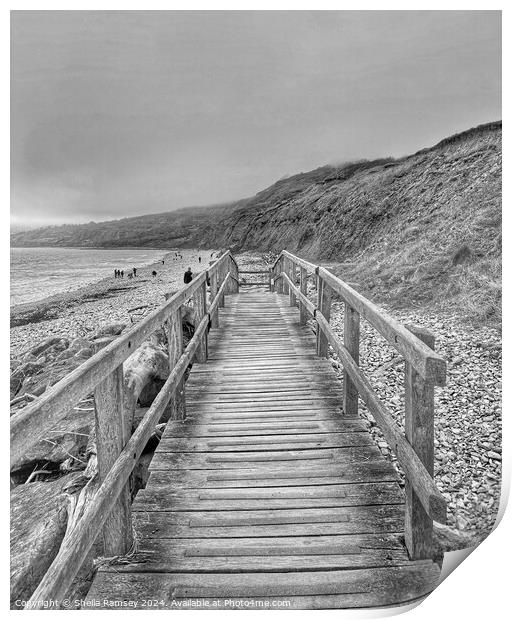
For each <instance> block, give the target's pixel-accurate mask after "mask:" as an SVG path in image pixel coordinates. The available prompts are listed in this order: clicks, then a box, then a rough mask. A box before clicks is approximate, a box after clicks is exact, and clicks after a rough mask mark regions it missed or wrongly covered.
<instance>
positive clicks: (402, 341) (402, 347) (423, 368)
mask: <svg viewBox="0 0 512 620" xmlns="http://www.w3.org/2000/svg"><path fill="white" fill-rule="evenodd" d="M318 275H319V277H320V278H322V280H323V281H324V282H325V283H326V284H328V285H329V286H330V287H331V288H332V290H333V291H334V292H335V293H337V294H338V295H340V297H341V298H342V299H343V300H344V301H346V302H347V303H348V304H349V305H350V306H351V307H352V308H353V309H354V310H356V311H357V312H359V314H360V315H361V316H362V317H363V318H365V319H366V320H367V321H368V322H369V323H370V324H371V325H373V327H375V329H376V330H377V331H378V332H379V333H380V334H381V335H382V336H384V338H385V339H386V340H387V341H388V342H389V343H390V344H391V345H392V346H393V347H394V348H395V349H397V351H399V352H400V353H401V354H402V355H403V356H404V358H405V359H406V360H407V361H408V362H409V363H410V364H411V365H412V366H413V368H414V369H415V370H416V372H418V373H419V374H420V375H421V376H422V377H423V378H424V379H426V380H427V381H433V383H434V384H435V385H441V386H442V385H445V384H446V362H445V361H444V359H443V358H442V357H441V356H440V355H438V354H437V353H436V352H435V351H433V350H432V349H431V348H430V347H428V346H427V345H426V344H425V343H424V342H422V341H421V340H420V339H419V338H417V337H416V336H415V335H414V334H412V333H411V332H410V331H409V330H408V329H407V328H406V327H404V326H403V325H401V324H400V323H399V322H398V321H396V320H395V319H394V318H392V317H391V316H389V315H388V314H387V313H385V312H384V311H383V310H381V309H380V308H379V307H378V306H376V305H375V304H374V303H373V302H371V301H370V300H369V299H366V298H365V297H363V296H362V295H360V294H359V293H358V292H357V291H355V290H354V289H353V288H352V287H350V286H349V285H348V284H345V282H342V281H341V280H340V279H339V278H337V277H336V276H335V275H333V274H332V273H331V272H330V271H327V269H324V268H323V267H319V268H318Z"/></svg>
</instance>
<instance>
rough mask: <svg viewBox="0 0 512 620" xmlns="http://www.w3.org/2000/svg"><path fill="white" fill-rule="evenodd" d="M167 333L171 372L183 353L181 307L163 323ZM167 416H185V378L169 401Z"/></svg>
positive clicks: (178, 418)
mask: <svg viewBox="0 0 512 620" xmlns="http://www.w3.org/2000/svg"><path fill="white" fill-rule="evenodd" d="M164 328H165V332H166V334H167V346H168V353H169V370H170V371H171V372H172V370H173V368H174V367H175V366H176V364H177V362H178V361H179V359H180V357H181V355H182V353H183V324H182V310H181V307H180V308H178V309H177V310H175V311H174V312H172V313H171V315H170V316H169V318H168V319H167V321H166V322H165V324H164ZM169 410H170V411H169V418H168V419H171V420H184V419H185V418H186V407H185V379H184V378H183V377H182V379H181V381H180V382H179V383H178V386H177V388H176V390H175V392H174V395H173V396H172V398H171V400H170V402H169Z"/></svg>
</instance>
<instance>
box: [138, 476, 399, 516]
mask: <svg viewBox="0 0 512 620" xmlns="http://www.w3.org/2000/svg"><path fill="white" fill-rule="evenodd" d="M403 501H404V497H403V493H402V492H401V490H400V488H399V486H398V484H397V483H395V482H377V483H363V484H354V483H352V484H340V485H332V484H331V485H325V486H321V485H317V486H308V487H282V488H280V487H272V488H262V489H249V488H237V489H209V490H208V489H203V490H196V489H194V490H189V491H183V490H180V491H175V492H169V490H168V489H156V488H151V489H142V490H141V491H139V493H138V496H137V500H136V502H135V503H134V504H133V510H134V511H137V510H138V511H143V512H145V511H146V512H149V511H159V512H167V511H170V510H172V511H174V512H177V511H192V510H201V511H210V510H211V511H219V510H222V511H226V510H237V511H240V512H241V513H242V512H245V511H251V512H253V514H256V513H258V512H260V511H262V510H263V511H267V510H275V509H286V510H291V509H306V508H331V507H337V506H368V505H370V506H377V505H379V504H386V505H391V504H403Z"/></svg>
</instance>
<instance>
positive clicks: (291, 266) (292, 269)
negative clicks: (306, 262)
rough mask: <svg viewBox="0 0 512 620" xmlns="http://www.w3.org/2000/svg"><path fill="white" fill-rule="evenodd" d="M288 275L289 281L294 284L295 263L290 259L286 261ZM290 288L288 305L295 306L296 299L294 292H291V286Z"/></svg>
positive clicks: (295, 275)
mask: <svg viewBox="0 0 512 620" xmlns="http://www.w3.org/2000/svg"><path fill="white" fill-rule="evenodd" d="M288 277H289V278H290V281H291V283H292V284H294V285H295V284H296V282H295V280H296V279H297V271H296V267H295V263H294V262H293V261H292V260H290V261H289V263H288ZM289 289H290V306H292V307H295V306H296V305H297V299H296V298H295V293H294V292H293V289H292V287H291V286H290V287H289Z"/></svg>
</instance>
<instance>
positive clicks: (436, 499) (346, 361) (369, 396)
mask: <svg viewBox="0 0 512 620" xmlns="http://www.w3.org/2000/svg"><path fill="white" fill-rule="evenodd" d="M316 320H317V321H318V326H319V327H320V329H322V331H323V332H324V334H325V335H326V337H327V339H328V341H329V343H330V345H331V346H332V348H333V349H334V350H335V352H336V353H337V355H338V357H339V358H340V360H341V362H342V364H343V366H344V368H345V370H346V371H347V373H348V374H349V375H350V378H351V379H352V381H353V382H354V384H355V386H356V387H357V390H358V392H359V395H360V397H361V398H362V399H363V400H364V402H365V403H366V404H367V406H368V409H369V410H370V412H371V413H372V415H373V416H374V417H375V420H376V421H377V423H378V425H379V427H380V428H381V429H382V432H383V433H384V436H385V438H386V441H387V442H388V444H389V445H390V446H391V448H392V450H393V451H394V452H395V454H396V456H397V458H398V460H399V461H400V464H401V465H402V467H403V469H404V472H405V475H406V476H407V478H408V480H409V481H410V483H411V485H412V487H413V488H414V491H415V492H416V494H417V496H418V498H419V500H420V502H421V504H422V506H423V508H424V509H425V511H426V512H427V513H428V514H429V515H430V516H431V517H432V519H434V521H437V522H438V523H446V500H445V498H444V497H443V495H442V494H441V493H440V492H439V490H438V489H437V487H436V485H435V482H434V480H433V479H432V477H431V476H430V474H429V473H428V471H427V470H426V469H425V466H424V465H423V463H422V462H421V460H420V458H419V457H418V455H417V454H416V452H415V451H414V450H413V448H412V446H411V445H410V444H409V442H408V441H407V440H406V438H405V437H404V436H403V435H402V434H401V433H400V432H399V430H398V429H397V428H396V426H395V422H394V420H393V418H392V416H391V414H390V413H389V411H388V410H387V409H386V407H385V406H384V405H383V404H382V402H381V401H380V399H379V397H378V396H377V394H376V393H375V391H374V390H373V388H372V387H371V385H370V382H369V381H368V379H367V378H366V377H365V376H364V374H363V373H362V372H361V370H360V369H359V367H358V366H357V364H356V363H355V362H354V360H353V359H352V356H351V355H350V353H349V352H348V350H347V349H346V347H345V346H344V345H343V344H342V343H341V341H340V340H339V338H338V336H337V334H336V333H335V332H334V330H333V329H332V327H331V326H330V325H329V323H328V322H327V320H326V319H325V317H324V316H323V315H322V313H321V312H319V311H318V310H317V312H316Z"/></svg>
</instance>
